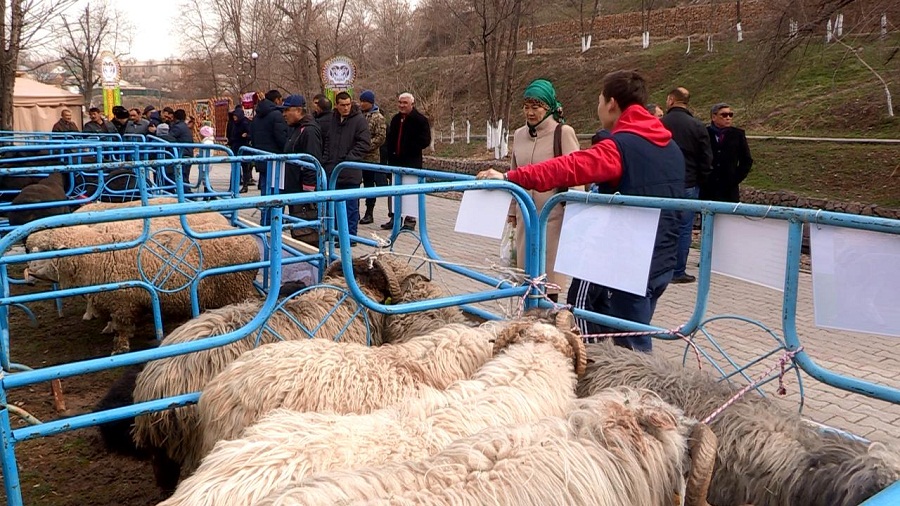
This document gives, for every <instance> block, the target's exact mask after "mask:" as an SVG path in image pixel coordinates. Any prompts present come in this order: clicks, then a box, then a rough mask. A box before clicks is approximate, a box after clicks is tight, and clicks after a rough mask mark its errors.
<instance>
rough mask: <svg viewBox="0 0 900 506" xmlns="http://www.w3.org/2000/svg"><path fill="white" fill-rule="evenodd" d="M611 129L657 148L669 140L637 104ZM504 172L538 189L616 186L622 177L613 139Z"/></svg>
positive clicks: (525, 185) (511, 178)
mask: <svg viewBox="0 0 900 506" xmlns="http://www.w3.org/2000/svg"><path fill="white" fill-rule="evenodd" d="M612 132H613V133H617V132H629V133H633V134H636V135H639V136H641V137H643V138H644V139H647V140H648V141H650V142H652V143H653V144H655V145H657V146H660V147H663V146H665V145H666V144H668V143H669V141H670V140H672V133H671V132H669V130H667V129H666V127H665V126H663V124H662V122H661V121H659V119H658V118H657V117H656V116H654V115H652V114H650V113H649V112H647V109H646V108H645V107H644V106H643V105H638V104H635V105H631V106H628V107H627V108H626V109H625V111H623V112H622V115H621V116H619V119H618V121H616V124H615V126H613V129H612ZM506 175H507V178H508V179H509V180H510V181H512V182H513V183H516V184H518V185H519V186H521V187H523V188H526V189H529V190H537V191H549V190H552V189H553V188H559V187H562V186H568V187H571V186H581V185H586V184H591V183H610V184H612V185H613V186H616V185H618V183H619V179H620V178H621V177H622V156H621V154H620V153H619V148H618V147H617V146H616V143H615V141H613V140H612V139H604V140H602V141H600V142H598V143H597V144H594V145H593V146H591V147H590V148H587V149H584V150H581V151H575V152H573V153H570V154H568V155H565V156H558V157H556V158H551V159H549V160H547V161H544V162H541V163H536V164H533V165H526V166H524V167H519V168H517V169H514V170H511V171H509V172H507V173H506Z"/></svg>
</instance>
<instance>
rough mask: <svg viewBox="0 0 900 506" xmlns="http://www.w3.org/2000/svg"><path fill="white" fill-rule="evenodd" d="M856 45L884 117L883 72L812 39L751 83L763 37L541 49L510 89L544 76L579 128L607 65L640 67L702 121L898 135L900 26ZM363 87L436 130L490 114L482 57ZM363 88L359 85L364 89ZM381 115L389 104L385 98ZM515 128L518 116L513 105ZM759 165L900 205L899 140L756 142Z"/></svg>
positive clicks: (655, 88) (760, 184) (819, 192)
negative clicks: (394, 97) (727, 112)
mask: <svg viewBox="0 0 900 506" xmlns="http://www.w3.org/2000/svg"><path fill="white" fill-rule="evenodd" d="M847 41H848V43H851V44H852V45H854V46H861V47H862V48H863V49H862V54H863V55H864V58H865V59H866V60H867V62H868V63H869V64H870V65H871V66H872V67H873V68H875V69H876V70H877V71H878V72H879V73H880V74H881V75H882V77H883V78H884V79H885V80H886V81H887V82H888V83H889V86H890V89H891V92H892V94H893V97H894V109H895V116H894V117H893V118H889V117H888V116H887V114H886V106H885V98H884V90H883V88H882V86H881V84H880V82H879V81H878V79H877V78H876V77H875V76H874V75H873V74H872V73H871V72H870V71H869V70H867V69H866V68H865V67H864V66H863V65H862V64H861V63H860V62H859V61H858V60H857V59H856V58H855V57H854V56H853V55H852V54H851V53H849V52H848V51H847V49H846V48H844V47H842V46H839V45H836V44H831V45H828V46H825V45H824V44H822V43H820V42H819V41H818V39H817V40H816V41H815V42H814V43H812V42H811V43H809V44H808V45H807V46H806V47H805V50H802V51H798V52H797V53H796V54H794V55H793V56H792V57H791V59H790V61H788V62H787V64H786V65H785V66H784V68H783V70H782V71H781V72H780V73H779V74H778V75H776V76H775V77H774V78H771V79H769V80H768V81H767V82H765V83H764V85H763V86H761V87H759V88H757V86H756V85H755V83H756V82H757V81H758V77H757V76H758V70H757V69H758V66H759V61H758V58H757V55H758V54H760V51H761V48H760V46H759V45H758V44H754V43H752V42H744V43H741V44H738V43H736V42H722V41H720V42H717V45H716V47H715V51H714V52H712V53H707V52H706V44H705V41H703V42H701V41H699V40H694V41H693V43H692V48H691V53H690V54H685V49H686V48H687V43H686V40H685V39H684V38H679V39H672V40H668V41H660V40H654V41H653V43H652V45H651V46H650V48H649V49H647V50H642V49H640V40H639V39H637V40H635V39H630V40H607V41H601V42H599V44H597V45H596V46H595V47H594V48H592V49H591V50H590V51H588V52H587V53H584V54H580V53H578V52H577V50H573V51H562V50H539V51H536V52H535V54H533V55H530V56H526V55H525V54H524V53H521V54H520V58H519V62H518V72H517V83H516V84H515V86H514V89H516V90H522V89H523V88H524V87H525V85H526V84H527V83H528V82H529V81H530V80H532V79H535V78H538V77H544V78H548V79H550V80H552V81H553V82H554V84H555V85H556V88H557V91H558V94H559V98H560V101H561V102H562V103H563V105H564V109H565V114H566V118H567V121H568V122H569V123H570V124H572V125H573V126H574V127H575V129H576V130H577V131H578V132H580V133H589V132H593V131H594V130H596V129H597V128H598V124H597V118H596V104H597V95H598V93H599V89H598V81H599V78H600V77H602V76H603V75H604V74H605V73H607V72H609V71H611V70H615V69H621V68H637V69H640V70H642V71H643V72H644V73H645V75H646V76H647V78H648V80H649V82H650V86H651V101H652V102H657V103H664V102H665V96H666V93H667V92H668V90H670V89H671V88H673V87H675V86H685V87H687V88H688V89H689V90H690V91H691V93H692V97H693V98H692V101H691V102H692V105H693V107H694V109H695V112H696V114H697V116H698V117H699V118H700V119H701V120H703V121H708V112H707V111H708V107H709V106H710V105H711V104H713V103H716V102H720V101H727V102H729V103H731V104H732V105H733V107H734V108H735V111H736V112H737V118H736V124H737V125H738V126H741V127H743V128H745V129H746V130H747V131H748V133H749V134H756V135H767V134H777V135H797V136H827V137H878V138H900V55H898V54H897V53H898V47H900V34H898V33H894V34H892V35H891V36H890V37H888V38H887V39H886V40H877V39H874V38H871V37H868V38H858V39H851V38H848V39H847ZM362 77H363V79H362V86H363V87H371V88H372V89H374V90H376V93H380V95H379V96H381V97H384V96H386V95H391V94H393V93H396V92H397V91H396V90H401V89H402V90H406V89H408V90H411V91H412V92H413V93H414V94H415V95H416V96H417V105H418V106H419V108H420V109H421V110H423V111H425V112H426V113H427V114H428V115H429V117H430V118H431V119H432V122H433V124H434V126H435V128H436V129H437V130H438V131H443V132H445V133H448V132H449V124H450V121H451V118H453V119H454V120H455V121H456V122H457V123H456V126H457V132H458V135H459V134H460V133H464V131H465V127H464V126H461V125H464V123H465V120H466V119H469V120H470V121H471V122H472V128H473V133H476V134H483V133H484V124H485V120H486V113H485V112H484V111H485V105H484V99H483V97H484V95H485V93H484V84H483V83H484V77H483V69H482V62H481V55H480V54H472V55H459V56H446V57H440V58H422V59H419V60H415V61H411V62H407V63H406V64H405V65H403V66H402V67H401V68H400V69H397V70H394V71H389V72H387V71H386V72H382V73H379V74H378V75H372V76H362ZM360 89H362V88H360ZM382 102H383V108H384V109H385V111H386V112H387V113H388V114H392V113H393V112H394V107H395V106H394V104H392V103H390V101H383V100H382ZM511 116H512V122H513V126H518V125H520V124H521V119H520V117H519V112H518V110H517V108H516V106H515V105H514V107H513V110H512V112H511ZM480 145H481V144H480V143H478V144H477V145H476V144H473V146H471V147H470V148H469V149H468V150H467V151H466V150H465V149H464V148H463V147H462V146H460V145H459V144H456V145H455V146H453V147H452V148H451V147H449V146H443V147H440V148H439V153H443V154H445V155H464V154H470V155H471V154H474V155H478V154H483V149H481V148H480ZM751 149H752V151H753V153H754V157H755V158H756V164H755V169H754V171H753V173H752V174H751V176H750V178H749V179H748V181H747V183H748V184H749V185H751V186H753V187H756V188H759V189H767V190H776V189H785V190H790V191H794V192H797V193H800V194H802V195H806V196H809V197H817V198H832V199H838V200H852V201H862V202H867V203H875V204H879V205H884V206H889V207H900V170H897V169H898V167H900V146H898V145H888V146H885V145H877V146H876V145H853V146H848V145H843V144H841V145H837V144H814V143H796V142H794V143H789V142H782V141H753V142H751Z"/></svg>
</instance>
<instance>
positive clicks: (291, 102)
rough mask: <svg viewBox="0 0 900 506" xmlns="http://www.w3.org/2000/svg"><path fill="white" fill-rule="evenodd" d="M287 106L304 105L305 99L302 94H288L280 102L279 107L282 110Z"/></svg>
mask: <svg viewBox="0 0 900 506" xmlns="http://www.w3.org/2000/svg"><path fill="white" fill-rule="evenodd" d="M288 107H306V99H305V98H303V95H288V96H287V98H285V99H284V103H282V104H281V109H282V110H284V109H287V108H288Z"/></svg>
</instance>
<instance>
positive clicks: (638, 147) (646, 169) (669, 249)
mask: <svg viewBox="0 0 900 506" xmlns="http://www.w3.org/2000/svg"><path fill="white" fill-rule="evenodd" d="M599 135H600V137H601V139H612V140H613V141H614V142H615V143H616V146H617V147H618V148H619V154H620V156H621V157H622V178H621V179H620V180H619V184H618V185H617V186H613V185H611V184H608V183H604V184H600V185H597V187H598V190H599V191H600V193H615V192H619V193H621V194H622V195H634V196H640V197H667V198H683V197H684V155H683V154H682V153H681V149H679V148H678V145H677V144H675V143H674V142H672V141H669V143H668V144H666V145H665V146H663V147H660V146H657V145H656V144H653V143H652V142H650V141H648V140H647V139H644V138H643V137H641V136H639V135H637V134H633V133H628V132H618V133H615V134H610V133H609V132H603V133H600V134H599ZM679 214H680V213H679V212H678V211H670V210H665V209H663V210H662V211H661V212H660V214H659V226H658V227H657V229H656V242H655V243H654V246H653V258H652V260H651V261H650V279H649V280H648V283H647V287H648V289H650V290H653V289H655V288H657V287H659V286H662V285H664V284H666V283H668V282H669V281H671V280H672V274H673V272H674V271H675V255H676V251H677V244H678V224H679Z"/></svg>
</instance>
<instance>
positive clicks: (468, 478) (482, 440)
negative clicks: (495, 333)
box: [255, 388, 695, 506]
mask: <svg viewBox="0 0 900 506" xmlns="http://www.w3.org/2000/svg"><path fill="white" fill-rule="evenodd" d="M693 424H694V423H693V422H692V421H689V420H687V419H685V418H684V417H683V416H682V414H681V412H680V410H678V409H676V408H674V407H672V406H670V405H667V404H665V403H663V402H662V401H660V400H659V398H658V397H657V396H656V395H655V394H653V393H651V392H647V391H642V392H640V391H636V390H632V389H628V388H616V389H609V390H604V391H602V392H600V393H599V394H597V395H595V396H592V397H590V398H587V399H579V400H577V401H576V402H575V403H574V409H572V410H571V411H569V412H568V413H567V414H566V415H565V417H562V418H557V417H552V418H544V419H541V420H539V421H536V422H532V423H526V424H523V425H513V426H499V427H491V428H487V429H485V430H483V431H481V432H479V433H477V434H475V435H473V436H470V437H466V438H463V439H460V440H457V441H455V442H453V443H452V444H450V445H449V446H448V447H447V448H445V449H444V450H442V451H441V452H440V453H438V454H437V455H435V456H433V457H428V458H425V459H422V460H415V461H406V462H395V463H388V464H384V465H381V466H378V467H366V468H361V469H356V470H352V471H336V472H330V473H322V474H319V475H316V476H312V477H309V478H307V479H305V480H302V481H300V482H297V483H294V484H291V485H290V486H288V487H286V488H285V489H282V490H279V491H276V492H273V493H272V494H270V495H269V497H267V498H265V499H263V500H261V501H259V502H257V503H255V504H256V505H257V506H299V505H301V504H302V505H309V506H313V505H323V506H324V505H333V504H344V505H350V504H409V505H413V504H415V505H432V506H436V505H447V506H449V505H458V504H472V505H475V504H495V505H504V506H544V505H552V504H558V505H596V506H622V505H634V506H637V505H640V506H671V505H672V504H673V499H674V498H675V497H677V496H679V495H681V494H682V488H683V487H684V486H685V480H684V477H683V475H684V473H685V472H686V470H687V466H686V465H685V464H686V463H687V459H686V454H687V446H688V436H689V434H690V433H691V429H692V426H693ZM687 495H688V496H691V495H695V494H692V491H688V494H687ZM688 504H691V503H688Z"/></svg>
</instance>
